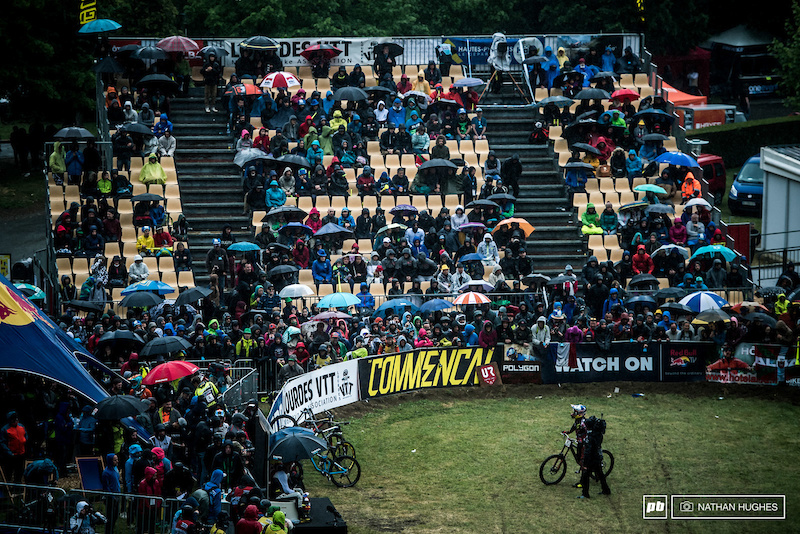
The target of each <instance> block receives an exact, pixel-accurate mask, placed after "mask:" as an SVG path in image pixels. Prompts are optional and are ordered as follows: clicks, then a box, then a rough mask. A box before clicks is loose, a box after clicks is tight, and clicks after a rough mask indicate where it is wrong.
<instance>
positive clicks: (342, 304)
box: [317, 293, 361, 308]
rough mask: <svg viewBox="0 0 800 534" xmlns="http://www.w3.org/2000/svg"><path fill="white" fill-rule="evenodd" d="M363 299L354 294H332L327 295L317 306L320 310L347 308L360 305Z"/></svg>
mask: <svg viewBox="0 0 800 534" xmlns="http://www.w3.org/2000/svg"><path fill="white" fill-rule="evenodd" d="M360 303H361V299H360V298H358V297H357V296H355V295H353V294H352V293H331V294H330V295H325V296H324V297H322V299H321V300H320V301H319V304H317V307H318V308H347V307H348V306H355V305H356V304H360Z"/></svg>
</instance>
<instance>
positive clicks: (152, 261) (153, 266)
mask: <svg viewBox="0 0 800 534" xmlns="http://www.w3.org/2000/svg"><path fill="white" fill-rule="evenodd" d="M144 264H145V265H147V268H148V269H150V272H151V273H153V272H157V271H158V260H157V259H156V258H155V257H153V256H145V257H144Z"/></svg>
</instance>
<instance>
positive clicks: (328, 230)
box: [314, 222, 353, 237]
mask: <svg viewBox="0 0 800 534" xmlns="http://www.w3.org/2000/svg"><path fill="white" fill-rule="evenodd" d="M314 235H315V236H317V237H322V236H324V235H332V236H340V237H348V236H352V235H353V231H352V230H348V229H347V228H345V227H344V226H339V225H338V224H336V223H332V222H329V223H327V224H326V225H325V226H323V227H322V228H320V229H319V230H317V232H316V233H315V234H314Z"/></svg>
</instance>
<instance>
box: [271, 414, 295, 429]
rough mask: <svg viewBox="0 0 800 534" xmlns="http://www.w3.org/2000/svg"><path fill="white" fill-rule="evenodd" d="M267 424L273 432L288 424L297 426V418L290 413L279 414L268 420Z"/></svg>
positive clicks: (288, 425)
mask: <svg viewBox="0 0 800 534" xmlns="http://www.w3.org/2000/svg"><path fill="white" fill-rule="evenodd" d="M269 426H270V427H271V428H272V429H273V431H274V432H277V431H278V430H280V429H282V428H286V427H290V426H297V420H296V419H295V418H294V417H292V416H291V415H279V416H278V417H276V418H275V419H273V420H272V421H270V422H269Z"/></svg>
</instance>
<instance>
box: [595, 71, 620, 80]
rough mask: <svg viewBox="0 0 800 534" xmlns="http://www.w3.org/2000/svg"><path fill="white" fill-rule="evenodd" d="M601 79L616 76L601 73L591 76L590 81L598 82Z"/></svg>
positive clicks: (609, 73) (611, 73) (606, 72)
mask: <svg viewBox="0 0 800 534" xmlns="http://www.w3.org/2000/svg"><path fill="white" fill-rule="evenodd" d="M601 78H616V74H614V73H613V72H610V71H607V70H606V71H601V72H598V73H597V74H595V75H594V76H592V80H599V79H601Z"/></svg>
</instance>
